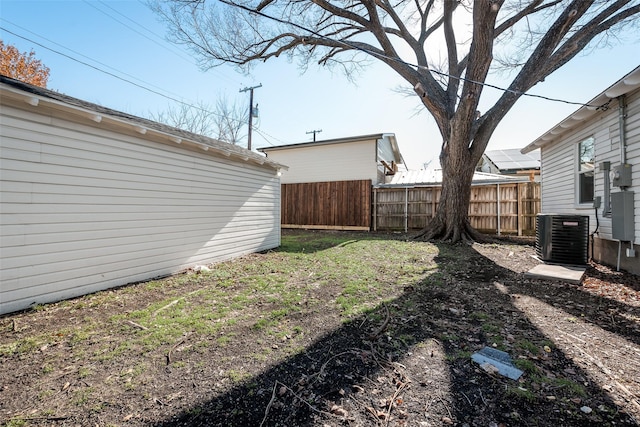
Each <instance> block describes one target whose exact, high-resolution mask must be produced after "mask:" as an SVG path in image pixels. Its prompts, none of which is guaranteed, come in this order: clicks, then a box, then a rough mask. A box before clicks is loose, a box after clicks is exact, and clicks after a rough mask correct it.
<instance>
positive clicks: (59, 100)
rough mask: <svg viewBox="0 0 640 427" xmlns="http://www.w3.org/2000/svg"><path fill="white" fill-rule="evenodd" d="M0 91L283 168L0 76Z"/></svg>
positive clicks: (141, 132)
mask: <svg viewBox="0 0 640 427" xmlns="http://www.w3.org/2000/svg"><path fill="white" fill-rule="evenodd" d="M0 88H2V96H3V97H14V98H18V99H22V100H24V101H25V102H27V103H28V104H30V105H33V106H37V105H49V106H51V107H52V108H56V109H60V110H67V111H68V112H74V113H76V114H78V115H80V116H84V117H86V118H88V119H90V120H93V121H94V122H95V123H106V122H111V123H114V124H119V125H125V126H128V127H130V128H131V129H134V130H135V131H136V132H137V133H138V134H139V135H140V136H141V137H142V136H143V135H146V136H147V137H148V136H151V135H152V134H153V135H155V136H164V137H165V138H166V139H168V140H169V141H171V142H173V143H176V144H181V143H186V144H190V145H194V146H197V147H200V148H201V149H203V150H205V151H211V152H212V153H216V154H219V155H223V156H225V157H231V158H234V159H239V160H242V161H249V162H252V163H257V164H261V165H262V164H264V165H267V166H270V167H272V168H274V169H287V167H286V166H284V165H281V164H279V163H277V162H274V161H272V160H270V159H267V158H266V157H265V156H263V155H261V154H258V153H254V152H252V151H249V150H247V149H245V148H242V147H240V146H237V145H233V144H229V143H226V142H222V141H218V140H216V139H213V138H209V137H207V136H204V135H198V134H195V133H192V132H188V131H185V130H182V129H178V128H175V127H172V126H168V125H165V124H162V123H157V122H154V121H152V120H148V119H145V118H142V117H137V116H134V115H131V114H127V113H123V112H121V111H117V110H112V109H110V108H106V107H103V106H101V105H98V104H94V103H91V102H87V101H83V100H81V99H78V98H74V97H71V96H68V95H64V94H62V93H59V92H55V91H52V90H49V89H44V88H41V87H38V86H33V85H30V84H27V83H24V82H21V81H19V80H15V79H12V78H9V77H7V76H3V75H0Z"/></svg>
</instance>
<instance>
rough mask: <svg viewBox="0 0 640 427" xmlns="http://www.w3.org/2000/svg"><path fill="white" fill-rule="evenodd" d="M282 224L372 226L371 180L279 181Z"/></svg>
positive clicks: (366, 228)
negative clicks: (294, 182)
mask: <svg viewBox="0 0 640 427" xmlns="http://www.w3.org/2000/svg"><path fill="white" fill-rule="evenodd" d="M281 197H282V199H281V203H282V205H281V206H282V207H281V220H280V222H281V224H282V228H315V229H332V230H367V231H368V230H370V229H371V180H361V181H334V182H310V183H301V184H282V187H281Z"/></svg>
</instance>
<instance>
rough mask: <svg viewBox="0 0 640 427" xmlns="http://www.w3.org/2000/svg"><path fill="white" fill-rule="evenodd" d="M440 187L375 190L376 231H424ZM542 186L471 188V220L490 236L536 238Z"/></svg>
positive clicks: (508, 185)
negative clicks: (505, 235) (506, 235)
mask: <svg viewBox="0 0 640 427" xmlns="http://www.w3.org/2000/svg"><path fill="white" fill-rule="evenodd" d="M440 192H441V187H440V186H429V187H393V188H389V187H387V188H374V189H373V201H372V204H373V209H372V211H373V220H372V221H373V225H372V228H373V230H404V231H408V230H415V229H421V228H424V227H425V226H426V225H427V223H428V221H429V219H431V218H432V217H433V216H434V214H435V212H436V209H437V207H438V202H439V201H440ZM538 212H540V184H539V183H537V182H507V183H494V184H481V185H474V186H472V187H471V203H470V205H469V220H470V221H471V225H472V226H473V227H474V228H475V229H477V230H479V231H481V232H483V233H487V234H498V235H500V234H517V235H518V236H522V235H535V227H536V215H537V214H538Z"/></svg>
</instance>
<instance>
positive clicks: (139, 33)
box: [83, 0, 239, 83]
mask: <svg viewBox="0 0 640 427" xmlns="http://www.w3.org/2000/svg"><path fill="white" fill-rule="evenodd" d="M83 2H84V3H86V4H87V5H89V6H91V7H92V8H94V9H95V10H97V11H98V12H100V13H102V14H104V15H105V16H107V17H109V18H111V19H112V20H114V21H116V22H117V23H119V24H120V25H123V26H124V27H126V28H128V29H130V30H131V31H133V32H134V33H136V34H138V35H140V36H142V37H144V38H145V39H147V40H149V41H151V42H152V43H154V44H156V45H157V46H159V47H161V48H163V49H165V50H166V51H168V52H171V53H173V54H174V55H176V56H178V57H179V58H181V59H183V60H184V61H186V62H188V63H190V64H192V65H194V66H196V67H197V66H198V64H197V63H196V62H194V61H193V60H192V59H191V58H189V57H186V56H184V55H182V52H180V51H179V50H174V49H170V48H169V47H168V46H167V44H166V43H160V42H158V41H157V40H154V39H152V38H151V37H149V36H147V35H145V34H143V33H141V32H140V31H138V30H136V29H135V28H133V27H132V26H130V25H128V24H126V23H125V22H122V21H121V20H120V19H118V18H116V17H114V16H113V15H111V14H109V13H107V12H106V11H104V10H102V9H100V8H99V7H97V6H96V5H95V4H94V3H93V2H90V1H88V0H83ZM98 2H99V3H100V4H101V5H103V6H104V7H107V8H109V9H111V10H112V11H113V12H115V13H117V14H118V15H120V16H122V17H123V18H125V19H127V20H128V21H130V22H132V23H133V24H134V25H135V26H137V27H140V28H142V29H143V30H145V31H146V32H148V33H149V34H151V35H153V36H154V37H156V38H157V39H158V40H161V41H163V42H164V41H165V40H164V38H163V37H162V36H159V35H158V34H156V33H155V32H153V31H152V30H150V29H148V28H147V27H145V26H144V25H142V24H140V23H139V22H136V21H134V20H133V19H131V18H129V17H128V16H126V15H125V14H123V13H122V12H120V11H118V10H117V9H115V8H114V7H112V6H110V5H109V4H107V3H105V2H104V1H102V0H98ZM145 6H146V5H145ZM212 72H213V73H214V74H216V75H218V76H219V77H222V78H224V79H226V80H228V81H230V82H233V83H239V81H237V80H234V79H232V78H231V77H229V76H227V75H225V74H224V73H222V72H220V71H218V70H212Z"/></svg>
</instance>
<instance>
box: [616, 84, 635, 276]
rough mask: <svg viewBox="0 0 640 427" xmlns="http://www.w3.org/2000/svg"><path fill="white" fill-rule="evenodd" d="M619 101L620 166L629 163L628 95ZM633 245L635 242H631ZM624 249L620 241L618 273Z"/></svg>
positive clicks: (621, 188) (619, 98)
mask: <svg viewBox="0 0 640 427" xmlns="http://www.w3.org/2000/svg"><path fill="white" fill-rule="evenodd" d="M616 99H617V100H618V132H619V133H620V164H621V165H624V164H626V163H627V134H626V132H625V129H626V126H625V125H626V122H627V97H626V95H620V96H619V97H617V98H616ZM620 190H621V191H626V188H623V187H620ZM631 243H632V244H633V242H631ZM621 249H622V241H620V240H618V262H617V265H616V271H620V252H621Z"/></svg>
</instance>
